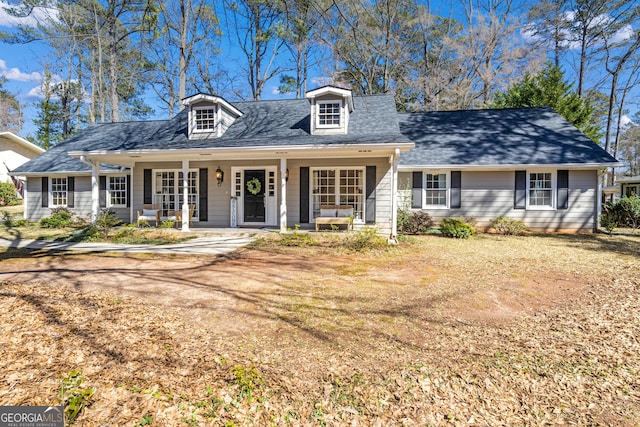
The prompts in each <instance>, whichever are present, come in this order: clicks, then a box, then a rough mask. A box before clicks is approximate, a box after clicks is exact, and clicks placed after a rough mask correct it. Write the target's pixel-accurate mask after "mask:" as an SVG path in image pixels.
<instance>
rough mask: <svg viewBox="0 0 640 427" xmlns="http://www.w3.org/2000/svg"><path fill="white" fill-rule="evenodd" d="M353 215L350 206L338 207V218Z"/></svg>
mask: <svg viewBox="0 0 640 427" xmlns="http://www.w3.org/2000/svg"><path fill="white" fill-rule="evenodd" d="M352 215H353V209H352V208H346V209H338V218H347V217H350V216H352Z"/></svg>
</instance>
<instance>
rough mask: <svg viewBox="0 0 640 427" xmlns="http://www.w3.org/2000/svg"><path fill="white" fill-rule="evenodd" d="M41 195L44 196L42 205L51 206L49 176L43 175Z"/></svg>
mask: <svg viewBox="0 0 640 427" xmlns="http://www.w3.org/2000/svg"><path fill="white" fill-rule="evenodd" d="M40 195H41V197H42V207H43V208H48V207H49V177H48V176H43V177H42V188H40Z"/></svg>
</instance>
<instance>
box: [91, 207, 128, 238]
mask: <svg viewBox="0 0 640 427" xmlns="http://www.w3.org/2000/svg"><path fill="white" fill-rule="evenodd" d="M121 223H122V221H120V220H119V219H118V217H117V216H116V214H115V212H113V211H112V210H111V209H102V210H101V211H100V213H99V214H98V217H97V218H96V221H95V223H94V225H95V226H96V228H97V229H98V230H99V231H100V232H101V233H102V236H103V237H104V238H105V239H107V238H109V231H111V229H112V228H113V227H116V226H118V225H120V224H121Z"/></svg>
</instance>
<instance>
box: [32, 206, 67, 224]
mask: <svg viewBox="0 0 640 427" xmlns="http://www.w3.org/2000/svg"><path fill="white" fill-rule="evenodd" d="M72 216H73V214H72V213H71V211H70V210H69V209H67V208H64V207H61V208H54V209H51V216H48V217H45V218H42V219H41V220H40V227H43V228H64V227H69V226H71V225H72V224H73V221H72Z"/></svg>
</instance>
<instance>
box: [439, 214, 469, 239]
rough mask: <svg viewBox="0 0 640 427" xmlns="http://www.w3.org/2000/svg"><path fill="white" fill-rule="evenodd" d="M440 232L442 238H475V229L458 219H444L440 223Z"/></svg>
mask: <svg viewBox="0 0 640 427" xmlns="http://www.w3.org/2000/svg"><path fill="white" fill-rule="evenodd" d="M440 232H441V233H442V235H443V236H446V237H454V238H456V239H468V238H469V237H471V236H475V234H476V229H475V228H473V226H472V225H471V224H468V223H466V222H464V221H463V220H461V219H458V218H445V219H443V220H442V222H441V223H440Z"/></svg>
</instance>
